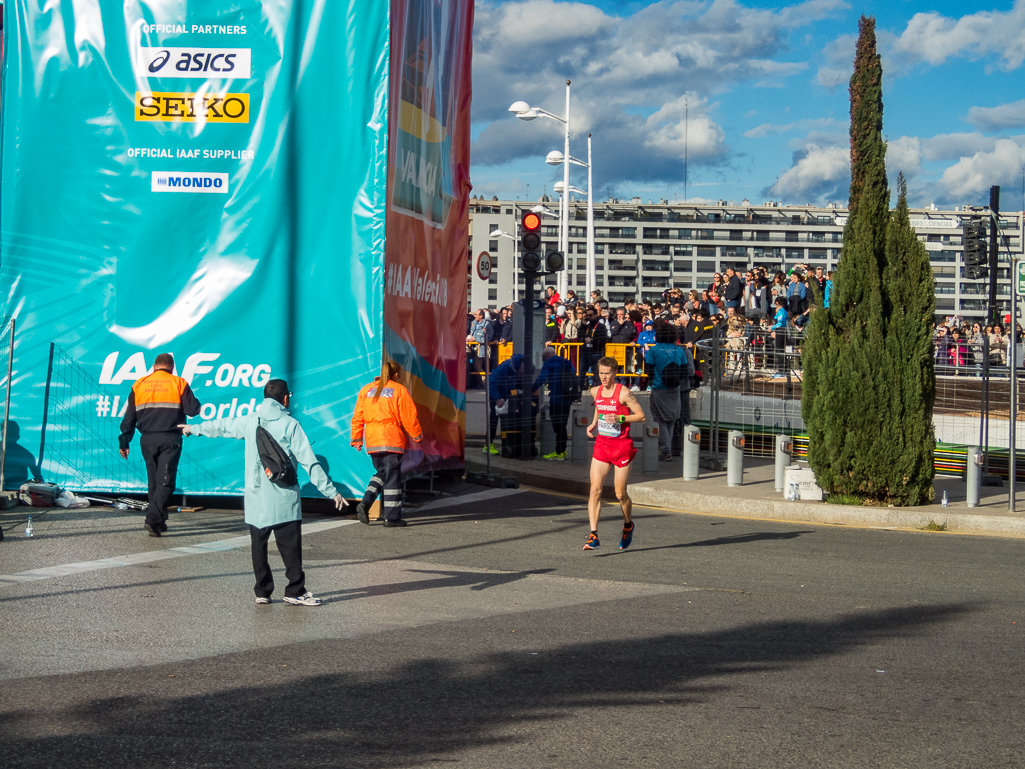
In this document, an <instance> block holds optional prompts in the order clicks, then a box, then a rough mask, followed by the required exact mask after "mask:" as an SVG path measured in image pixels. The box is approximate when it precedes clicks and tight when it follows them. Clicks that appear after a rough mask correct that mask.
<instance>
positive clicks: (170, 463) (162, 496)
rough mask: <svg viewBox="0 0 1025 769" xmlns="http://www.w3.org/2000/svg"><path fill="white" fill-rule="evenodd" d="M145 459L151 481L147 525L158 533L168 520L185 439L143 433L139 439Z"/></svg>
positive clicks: (171, 435) (167, 434)
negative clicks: (168, 511) (168, 503)
mask: <svg viewBox="0 0 1025 769" xmlns="http://www.w3.org/2000/svg"><path fill="white" fill-rule="evenodd" d="M139 443H140V444H141V445H142V458H143V461H145V462H146V476H147V478H148V479H149V507H147V508H146V523H148V524H149V525H150V526H153V527H154V528H157V530H159V527H160V525H161V524H162V523H165V522H166V521H167V501H168V500H169V499H170V498H171V495H172V494H173V493H174V487H175V484H176V483H177V482H178V460H180V459H181V456H182V437H181V436H180V435H175V434H174V433H143V434H142V436H141V437H140V438H139Z"/></svg>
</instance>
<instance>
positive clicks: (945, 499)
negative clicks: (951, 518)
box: [940, 489, 949, 507]
mask: <svg viewBox="0 0 1025 769" xmlns="http://www.w3.org/2000/svg"><path fill="white" fill-rule="evenodd" d="M940 504H942V505H943V506H944V507H946V506H947V505H948V504H949V503H948V502H947V490H946V489H944V490H943V502H941V503H940Z"/></svg>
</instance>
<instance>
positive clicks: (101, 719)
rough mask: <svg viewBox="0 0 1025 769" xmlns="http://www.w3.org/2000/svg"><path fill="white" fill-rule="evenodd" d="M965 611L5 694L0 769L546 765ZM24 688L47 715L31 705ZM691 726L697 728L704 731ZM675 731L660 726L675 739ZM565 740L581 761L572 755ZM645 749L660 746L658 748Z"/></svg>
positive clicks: (943, 609) (379, 643) (340, 657)
mask: <svg viewBox="0 0 1025 769" xmlns="http://www.w3.org/2000/svg"><path fill="white" fill-rule="evenodd" d="M969 611H972V607H970V606H967V605H944V606H928V607H922V606H914V607H899V608H891V609H886V610H878V611H864V612H859V613H857V614H847V615H840V616H837V617H833V618H829V619H826V620H785V621H776V622H766V623H756V624H747V625H743V626H738V627H731V628H728V629H718V630H714V631H709V632H667V633H662V634H658V635H654V636H650V637H647V638H628V639H617V640H600V641H593V642H584V643H569V644H565V645H562V646H555V647H553V648H548V649H544V648H543V649H542V650H541V651H540V652H532V651H531V649H523V648H515V647H514V646H513V645H512V643H511V642H510V643H508V644H506V647H507V648H502V649H501V650H499V651H493V652H486V651H485V652H480V653H477V654H471V655H470V656H464V657H462V658H460V657H459V656H458V654H455V655H445V656H440V655H439V656H434V657H431V656H429V655H426V654H420V655H419V656H418V654H417V650H416V645H415V641H410V640H409V638H408V637H406V641H405V642H406V643H407V644H409V643H413V644H414V645H413V647H412V651H411V650H410V648H408V647H407V648H406V649H405V650H404V653H406V654H409V655H410V656H409V658H408V661H405V662H403V663H402V664H398V665H388V663H387V662H386V661H384V660H387V655H388V654H389V652H391V653H393V654H398V653H400V652H398V651H397V650H396V649H395V647H393V646H390V645H389V639H388V638H387V637H384V638H383V639H378V640H374V641H372V642H370V643H367V640H366V639H355V640H353V641H345V640H328V641H318V642H313V643H307V644H299V645H294V646H288V647H282V648H280V649H279V650H278V651H277V654H274V653H273V651H274V650H262V651H258V652H242V653H238V654H233V655H227V656H225V657H219V658H215V659H214V660H197V661H194V662H186V663H177V664H175V665H173V666H158V667H153V668H140V669H135V670H126V671H119V672H111V671H106V672H103V673H95V674H92V673H90V674H81V675H77V676H66V677H62V678H60V679H57V680H54V679H34V680H33V679H26V680H20V681H11V682H7V683H6V684H5V686H7V687H8V691H7V692H6V693H5V694H6V696H5V698H4V701H3V703H2V704H0V739H2V740H3V743H4V745H5V748H4V762H5V766H7V767H10V768H11V769H14V768H15V767H27V766H74V767H76V769H82V768H84V767H111V766H131V767H165V766H169V765H171V764H172V763H174V764H177V765H181V766H216V767H218V769H234V768H235V767H239V769H242V768H244V769H250V767H252V766H261V767H268V768H271V767H300V766H302V767H308V766H357V765H358V766H361V767H372V768H374V769H377V768H380V769H389V768H391V767H400V766H413V765H415V766H420V765H423V764H428V763H433V762H445V761H456V760H461V761H464V762H466V761H472V759H473V758H474V756H477V755H484V754H487V755H491V756H495V755H497V756H498V757H499V758H498V762H497V763H489V764H488V765H489V766H490V765H494V766H501V765H507V764H504V763H503V761H502V757H504V759H505V760H507V761H508V760H512V759H515V761H516V765H518V766H520V765H522V766H527V765H540V764H543V763H545V762H544V761H543V760H539V762H538V763H534V764H532V763H530V761H528V760H527V759H528V754H527V753H526V751H529V750H530V747H531V746H530V743H531V741H532V740H535V739H537V735H538V734H539V733H540V732H542V731H544V730H545V729H551V728H555V724H556V722H557V721H559V720H561V719H570V720H569V721H567V723H569V724H572V723H577V722H576V721H574V720H573V719H578V718H589V719H591V720H592V721H593V719H594V718H596V717H599V716H598V715H597V714H599V713H600V714H601V715H600V719H601V721H602V722H603V723H604V726H603V727H602V729H606V730H614V729H616V727H615V724H616V722H617V720H618V718H619V717H620V713H617V711H616V710H614V708H617V707H620V708H622V707H629V708H637V707H642V708H651V709H652V710H651V711H650V712H651V713H652V715H654V714H655V713H656V712H660V711H659V709H661V708H665V707H667V704H666V703H669V704H671V705H672V706H673V707H676V708H680V707H690V706H692V705H697V704H710V701H711V700H713V698H720V695H721V694H722V693H723V692H725V691H728V690H730V689H731V688H733V687H734V685H736V686H737V687H741V688H742V687H743V686H745V685H749V684H750V683H751V681H752V678H757V679H759V680H761V679H763V678H764V676H765V675H766V674H767V673H773V672H783V671H787V670H791V669H793V668H795V667H798V666H800V665H803V664H805V663H809V662H814V661H815V660H820V659H823V658H835V657H837V656H839V655H842V654H846V653H850V652H852V651H854V650H856V649H858V648H860V647H874V646H881V645H884V644H885V643H886V641H887V640H890V639H896V640H895V641H894V643H896V644H900V645H903V644H905V643H907V642H908V639H910V638H913V637H916V636H921V635H924V634H927V633H928V632H929V629H930V627H932V626H935V625H938V624H940V623H947V622H952V621H954V620H955V619H957V618H958V616H959V615H962V614H964V613H966V612H969ZM669 626H672V625H671V622H670V625H669ZM445 637H446V638H448V636H445ZM456 643H457V644H458V643H459V642H458V641H456ZM466 643H467V644H470V643H473V640H472V639H470V638H468V639H467V640H466ZM493 648H494V647H493ZM368 654H369V655H373V657H374V660H375V661H376V663H377V664H376V666H375V665H374V664H369V661H368V660H367V655H368ZM268 657H269V659H268ZM300 660H301V661H302V665H301V667H303V668H305V669H309V668H310V666H315V667H316V669H317V670H319V671H321V673H320V674H318V675H313V676H310V675H303V674H302V673H300V672H299V671H298V670H297V669H296V668H297V665H292V666H291V668H289V667H288V666H283V665H280V664H278V663H280V662H281V661H286V662H299V661H300ZM361 663H365V664H361ZM44 681H45V682H49V683H44ZM731 681H732V682H733V683H732V684H731V683H730V682H731ZM40 687H45V688H46V692H47V694H46V696H45V697H40V696H38V695H39V691H40ZM12 689H13V690H12ZM211 689H213V691H210V690H211ZM15 703H17V704H15ZM623 712H625V711H623ZM701 713H702V714H699V713H698V712H697V711H695V717H697V718H699V719H700V718H707V717H708V712H707V711H701ZM683 714H684V711H681V710H676V711H675V712H674V713H673V715H674V716H676V718H674V721H673V722H674V723H679V724H680V729H681V730H685V729H686V723H685V720H683V721H681V720H679V717H680V716H682V715H683ZM880 717H881V716H880ZM596 728H597V727H596ZM581 739H582V740H583V741H584V743H585V748H586V740H587V738H586V737H581ZM659 740H662V741H663V742H666V741H670V735H668V734H665V735H660V736H659ZM585 748H581V746H580V745H576V746H574V745H572V744H570V745H566V747H565V752H566V755H567V758H569V757H570V756H574V757H576V758H581V759H582V758H584V754H578V751H581V750H584V749H585ZM471 751H482V753H471ZM487 751H495V753H487ZM535 758H536V759H542V756H539V755H538V756H535ZM606 758H607V759H608V758H611V756H606ZM591 759H593V757H591ZM464 765H467V766H470V765H473V764H472V763H465V764H464ZM550 765H557V764H550ZM606 765H608V764H606Z"/></svg>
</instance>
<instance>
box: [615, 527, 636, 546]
mask: <svg viewBox="0 0 1025 769" xmlns="http://www.w3.org/2000/svg"><path fill="white" fill-rule="evenodd" d="M633 541H634V522H633V521H630V525H629V526H624V527H623V538H622V539H621V540H619V549H620V550H626V549H627V548H628V547H630V543H631V542H633Z"/></svg>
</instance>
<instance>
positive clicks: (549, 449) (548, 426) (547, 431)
mask: <svg viewBox="0 0 1025 769" xmlns="http://www.w3.org/2000/svg"><path fill="white" fill-rule="evenodd" d="M550 408H551V407H550V406H542V407H541V424H540V425H539V426H538V437H539V438H540V442H541V456H543V457H545V456H548V455H549V454H554V453H555V428H554V427H552V415H551V411H550Z"/></svg>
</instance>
